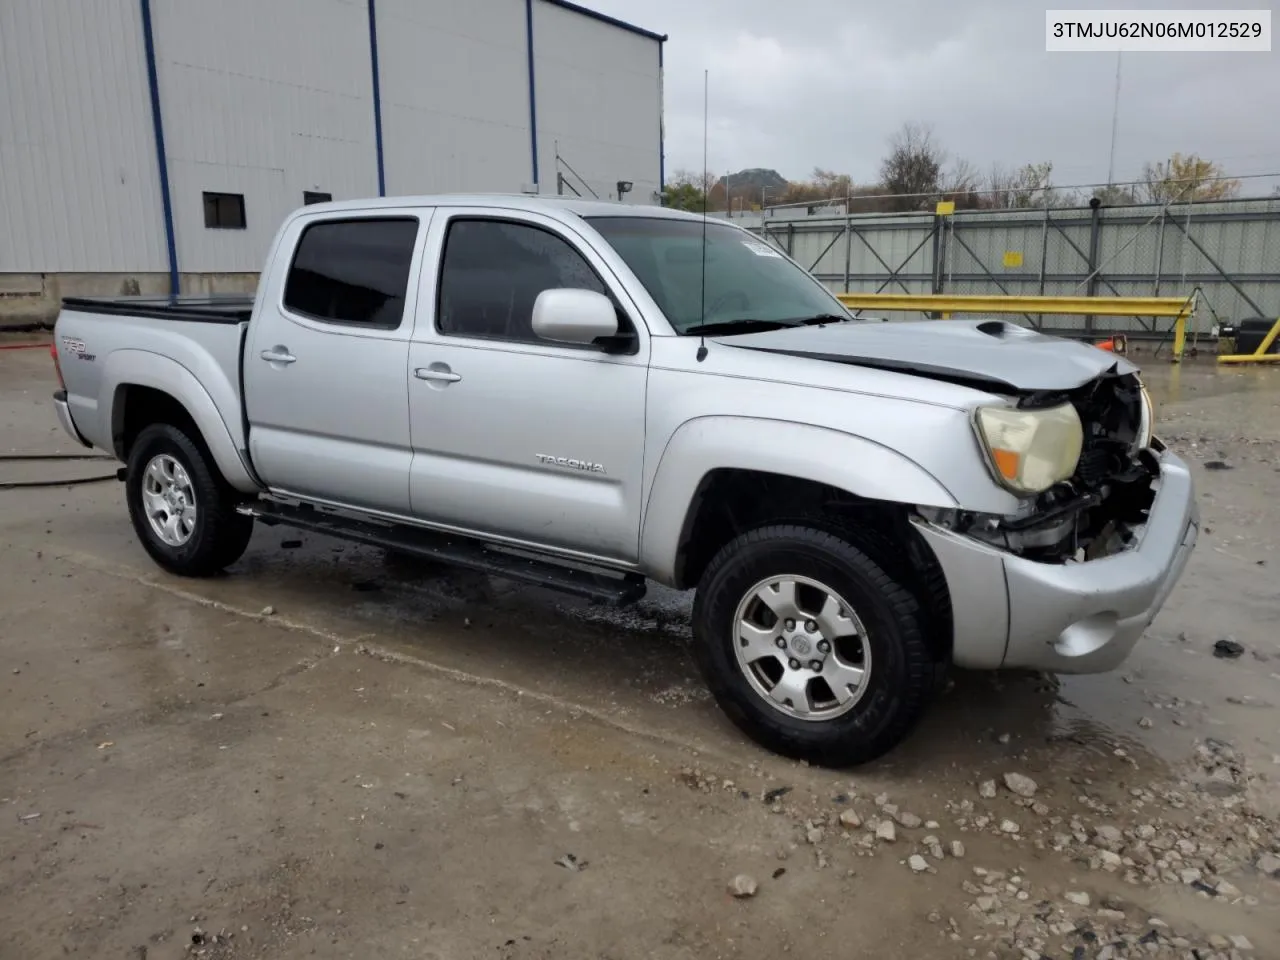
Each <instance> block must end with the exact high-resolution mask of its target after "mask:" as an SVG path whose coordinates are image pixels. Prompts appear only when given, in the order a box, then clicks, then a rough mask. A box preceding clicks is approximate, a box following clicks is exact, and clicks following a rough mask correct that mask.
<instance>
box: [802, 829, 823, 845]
mask: <svg viewBox="0 0 1280 960" xmlns="http://www.w3.org/2000/svg"><path fill="white" fill-rule="evenodd" d="M804 838H805V839H806V840H808V841H809V842H810V843H815V844H816V843H821V842H822V828H821V827H810V828H809V829H808V830H807V831H806V832H805V835H804Z"/></svg>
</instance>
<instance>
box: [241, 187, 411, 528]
mask: <svg viewBox="0 0 1280 960" xmlns="http://www.w3.org/2000/svg"><path fill="white" fill-rule="evenodd" d="M429 219H430V211H429V210H416V211H409V212H395V213H392V212H389V211H388V212H384V211H368V212H343V213H341V214H337V213H329V214H321V215H317V216H312V217H301V218H299V219H298V220H296V221H295V222H294V223H293V224H291V225H290V227H289V228H288V229H287V230H286V231H285V233H284V235H283V236H282V237H281V241H280V247H279V249H280V250H281V251H289V250H292V251H293V255H292V260H291V262H290V264H289V267H288V269H287V270H275V271H272V275H271V277H270V278H269V279H268V280H267V283H268V286H267V288H266V289H264V290H263V291H262V296H261V297H260V306H259V313H258V315H257V316H256V317H255V318H254V322H253V324H252V325H251V331H250V337H249V342H248V343H247V345H246V347H245V350H246V353H245V359H244V389H245V407H246V410H247V414H248V419H249V451H250V455H251V456H252V458H253V462H254V466H255V467H256V469H257V471H258V474H259V476H261V478H262V479H263V481H264V482H265V483H266V484H267V486H268V487H270V488H271V489H272V490H273V491H276V492H281V493H288V494H296V495H299V496H302V497H306V498H309V499H317V500H326V501H331V502H334V503H340V504H346V505H351V506H357V507H363V508H366V509H371V510H377V511H383V512H388V513H396V514H407V513H408V512H409V463H410V460H411V458H412V452H411V449H410V442H409V440H410V437H409V410H408V387H407V382H406V363H407V360H408V353H409V336H410V333H411V331H412V328H413V315H414V309H415V303H416V300H417V290H418V278H419V276H418V275H419V270H420V265H421V261H422V245H423V243H424V242H425V235H426V223H428V222H429ZM278 255H281V254H278Z"/></svg>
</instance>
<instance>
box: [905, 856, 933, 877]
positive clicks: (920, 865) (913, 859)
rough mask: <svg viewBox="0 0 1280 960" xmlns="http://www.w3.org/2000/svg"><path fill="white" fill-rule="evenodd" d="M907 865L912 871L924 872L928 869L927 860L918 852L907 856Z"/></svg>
mask: <svg viewBox="0 0 1280 960" xmlns="http://www.w3.org/2000/svg"><path fill="white" fill-rule="evenodd" d="M907 866H909V867H910V868H911V872H912V873H924V872H925V871H926V870H928V869H929V861H928V860H926V859H925V858H924V857H922V856H920V854H918V853H914V854H912V855H911V856H910V857H908V858H907Z"/></svg>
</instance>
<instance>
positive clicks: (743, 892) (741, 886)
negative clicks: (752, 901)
mask: <svg viewBox="0 0 1280 960" xmlns="http://www.w3.org/2000/svg"><path fill="white" fill-rule="evenodd" d="M756 889H757V884H756V881H755V878H754V877H752V876H750V875H749V874H745V873H740V874H738V875H737V876H736V877H734V878H733V879H732V880H730V881H729V894H730V895H731V896H734V897H737V898H738V899H739V900H744V899H746V898H747V897H754V896H755V895H756Z"/></svg>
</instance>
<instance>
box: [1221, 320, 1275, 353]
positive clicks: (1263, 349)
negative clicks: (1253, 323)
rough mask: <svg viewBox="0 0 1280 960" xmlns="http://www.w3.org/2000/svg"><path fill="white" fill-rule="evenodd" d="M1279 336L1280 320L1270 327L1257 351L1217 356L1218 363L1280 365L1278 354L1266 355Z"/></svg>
mask: <svg viewBox="0 0 1280 960" xmlns="http://www.w3.org/2000/svg"><path fill="white" fill-rule="evenodd" d="M1277 336H1280V318H1277V319H1276V322H1275V323H1273V324H1272V325H1271V329H1270V330H1269V331H1268V332H1267V335H1266V336H1265V337H1263V338H1262V342H1261V343H1260V344H1258V349H1257V350H1255V351H1253V353H1224V354H1221V355H1219V357H1218V362H1219V363H1280V353H1268V352H1267V351H1268V350H1270V349H1271V345H1272V344H1273V343H1275V342H1276V337H1277Z"/></svg>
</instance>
